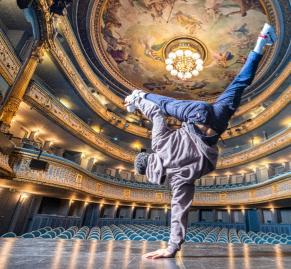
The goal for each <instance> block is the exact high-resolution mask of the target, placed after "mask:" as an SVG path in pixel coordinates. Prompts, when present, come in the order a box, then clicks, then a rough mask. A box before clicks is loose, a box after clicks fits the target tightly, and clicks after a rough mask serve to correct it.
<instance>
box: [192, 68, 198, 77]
mask: <svg viewBox="0 0 291 269" xmlns="http://www.w3.org/2000/svg"><path fill="white" fill-rule="evenodd" d="M192 75H193V76H194V77H197V76H198V75H199V71H198V70H196V69H195V70H193V71H192Z"/></svg>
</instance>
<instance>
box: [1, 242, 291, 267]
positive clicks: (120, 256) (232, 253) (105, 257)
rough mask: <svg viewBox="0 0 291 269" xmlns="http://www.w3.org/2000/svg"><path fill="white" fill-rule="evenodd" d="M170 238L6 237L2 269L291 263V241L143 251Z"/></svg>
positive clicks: (232, 265) (155, 246) (288, 265)
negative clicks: (167, 254)
mask: <svg viewBox="0 0 291 269" xmlns="http://www.w3.org/2000/svg"><path fill="white" fill-rule="evenodd" d="M165 245H166V244H165V242H161V243H160V242H146V241H145V242H138V241H89V240H62V239H56V240H54V239H21V238H5V239H4V238H3V239H0V269H4V268H24V269H25V268H29V269H38V268H40V269H47V268H51V269H63V268H68V269H83V268H84V269H85V268H86V269H93V268H96V269H103V268H106V269H119V268H124V269H127V268H129V269H138V268H143V269H155V268H157V269H178V268H179V269H185V268H193V269H198V268H199V269H200V268H201V269H252V268H254V269H261V268H262V269H285V268H286V269H287V268H288V269H290V268H291V246H282V245H280V246H279V245H240V244H235V245H233V244H190V243H189V244H188V243H186V244H184V246H183V250H182V251H181V252H180V253H179V255H177V257H176V258H175V259H160V260H148V259H145V258H142V254H144V253H146V252H148V251H153V250H155V249H157V248H160V247H163V246H165Z"/></svg>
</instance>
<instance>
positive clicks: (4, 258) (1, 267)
mask: <svg viewBox="0 0 291 269" xmlns="http://www.w3.org/2000/svg"><path fill="white" fill-rule="evenodd" d="M15 241H16V239H14V238H13V239H12V238H9V239H5V243H4V244H3V245H2V247H1V249H0V269H5V268H7V267H6V266H7V264H8V263H9V259H10V256H11V250H12V248H13V245H14V243H15Z"/></svg>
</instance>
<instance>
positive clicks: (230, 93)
mask: <svg viewBox="0 0 291 269" xmlns="http://www.w3.org/2000/svg"><path fill="white" fill-rule="evenodd" d="M267 31H272V32H273V35H272V38H273V39H272V38H271V35H269V34H268V33H269V32H267ZM262 33H263V34H264V35H262ZM267 38H268V39H267ZM275 39H276V36H275V34H274V29H273V28H272V27H271V26H270V25H268V24H265V25H264V28H263V30H262V32H261V35H260V37H259V38H258V41H257V44H256V47H255V49H254V51H252V52H250V54H249V56H248V58H247V61H246V63H245V64H244V66H243V68H242V69H241V71H240V73H239V74H238V75H237V76H236V77H235V79H234V80H233V82H232V83H231V84H230V85H229V86H228V87H227V88H226V90H225V91H224V92H223V93H222V94H221V95H220V97H218V99H217V100H216V102H215V103H214V104H213V112H214V117H213V120H212V123H211V124H210V125H211V127H213V128H214V129H215V130H217V131H218V132H219V133H220V134H221V133H222V132H224V131H225V129H226V128H227V125H228V121H229V119H230V118H231V116H232V115H233V114H234V112H235V111H236V109H237V108H238V107H239V104H240V101H241V97H242V94H243V91H244V90H245V89H246V88H247V87H248V86H249V85H250V84H251V83H252V81H253V79H254V77H255V74H256V71H257V68H258V65H259V62H260V60H261V58H262V54H263V49H264V46H265V45H266V44H269V45H270V44H272V43H268V42H271V41H275Z"/></svg>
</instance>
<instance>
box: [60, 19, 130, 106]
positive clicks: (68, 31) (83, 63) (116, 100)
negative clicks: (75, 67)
mask: <svg viewBox="0 0 291 269" xmlns="http://www.w3.org/2000/svg"><path fill="white" fill-rule="evenodd" d="M58 25H59V27H60V29H61V30H62V33H63V34H64V37H65V39H66V41H67V43H68V45H69V46H70V49H71V51H72V53H73V55H74V56H75V59H76V60H77V62H78V64H79V66H80V67H81V69H82V71H83V72H84V74H85V76H86V77H87V79H88V80H89V81H90V82H91V83H92V84H93V85H94V87H96V89H97V90H98V91H99V92H100V93H101V94H103V95H104V96H105V97H106V98H107V99H108V100H109V101H111V102H112V103H113V104H115V105H116V106H118V107H119V108H121V109H123V110H124V104H123V99H121V98H120V97H118V96H117V95H116V94H114V93H113V92H112V91H111V90H110V89H109V88H108V87H106V86H105V85H104V84H103V83H102V81H100V79H99V78H98V77H97V76H96V74H95V73H94V71H93V70H92V68H91V67H90V65H89V64H88V62H87V60H86V58H85V57H84V55H83V53H82V51H81V48H80V46H79V43H78V41H77V39H76V37H75V34H74V32H73V29H72V27H71V24H70V22H69V20H68V18H67V17H66V16H61V17H58Z"/></svg>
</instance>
